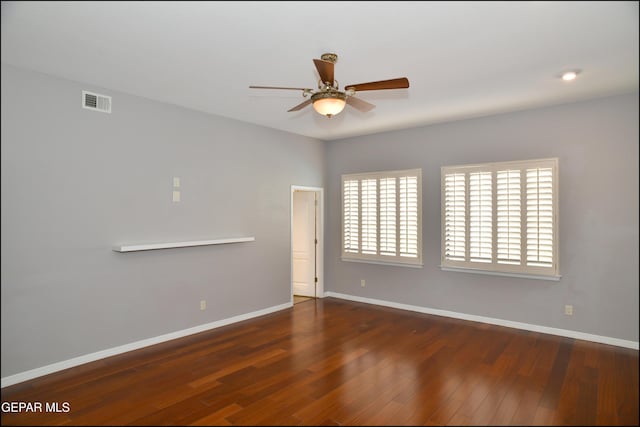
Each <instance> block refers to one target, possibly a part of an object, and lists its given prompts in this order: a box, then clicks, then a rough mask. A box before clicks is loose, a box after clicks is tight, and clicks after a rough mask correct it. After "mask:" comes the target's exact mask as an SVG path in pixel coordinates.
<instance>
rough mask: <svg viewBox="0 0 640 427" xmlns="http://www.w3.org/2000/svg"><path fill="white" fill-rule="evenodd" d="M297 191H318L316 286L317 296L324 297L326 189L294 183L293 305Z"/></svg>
mask: <svg viewBox="0 0 640 427" xmlns="http://www.w3.org/2000/svg"><path fill="white" fill-rule="evenodd" d="M296 191H309V192H314V193H316V196H317V197H316V200H317V201H318V205H317V206H316V230H317V239H318V244H317V245H316V250H315V255H316V259H315V261H316V277H317V278H318V284H317V286H316V297H317V298H324V189H323V188H322V187H307V186H302V185H292V186H291V195H290V206H289V208H290V210H289V212H290V215H289V217H290V221H289V236H290V239H289V264H290V268H289V287H290V290H289V292H290V297H291V305H293V194H294V193H295V192H296Z"/></svg>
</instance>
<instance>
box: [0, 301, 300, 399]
mask: <svg viewBox="0 0 640 427" xmlns="http://www.w3.org/2000/svg"><path fill="white" fill-rule="evenodd" d="M292 306H293V302H288V303H286V304H280V305H276V306H273V307H268V308H265V309H262V310H257V311H253V312H251V313H247V314H241V315H238V316H234V317H230V318H228V319H222V320H218V321H215V322H211V323H205V324H204V325H198V326H194V327H193V328H189V329H183V330H181V331H176V332H171V333H169V334H165V335H160V336H157V337H153V338H148V339H145V340H142V341H136V342H132V343H129V344H125V345H121V346H118V347H113V348H108V349H106V350H101V351H98V352H95V353H91V354H85V355H84V356H79V357H74V358H73V359H69V360H63V361H61V362H56V363H52V364H51V365H47V366H43V367H41V368H36V369H31V370H29V371H25V372H20V373H18V374H15V375H10V376H8V377H4V378H2V380H1V381H2V384H1V387H2V388H4V387H8V386H10V385H14V384H18V383H21V382H23V381H28V380H31V379H33V378H37V377H41V376H43V375H48V374H52V373H54V372H58V371H62V370H64V369H68V368H73V367H74V366H78V365H83V364H85V363H89V362H94V361H96V360H100V359H104V358H106V357H110V356H115V355H117V354H122V353H126V352H128V351H132V350H137V349H140V348H143V347H148V346H150V345H154V344H160V343H162V342H166V341H170V340H174V339H176V338H182V337H186V336H188V335H193V334H197V333H199V332H204V331H208V330H210V329H215V328H219V327H221V326H226V325H230V324H232V323H237V322H241V321H243V320H248V319H252V318H254V317H258V316H264V315H265V314H269V313H274V312H276V311H280V310H284V309H286V308H289V307H292Z"/></svg>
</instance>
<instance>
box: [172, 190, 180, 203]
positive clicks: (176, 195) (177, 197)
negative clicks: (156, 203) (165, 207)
mask: <svg viewBox="0 0 640 427" xmlns="http://www.w3.org/2000/svg"><path fill="white" fill-rule="evenodd" d="M173 201H174V202H179V201H180V192H179V191H174V192H173Z"/></svg>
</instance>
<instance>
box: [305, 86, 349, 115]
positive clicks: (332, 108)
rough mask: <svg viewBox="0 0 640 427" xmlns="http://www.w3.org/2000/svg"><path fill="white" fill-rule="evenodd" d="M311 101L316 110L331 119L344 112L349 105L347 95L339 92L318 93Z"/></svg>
mask: <svg viewBox="0 0 640 427" xmlns="http://www.w3.org/2000/svg"><path fill="white" fill-rule="evenodd" d="M311 101H312V102H313V109H314V110H316V111H317V112H318V113H319V114H322V115H323V116H327V117H329V118H331V117H333V116H335V115H336V114H340V112H341V111H342V110H344V106H345V105H346V103H347V95H346V94H345V93H343V92H338V91H328V92H318V93H316V94H314V95H312V96H311Z"/></svg>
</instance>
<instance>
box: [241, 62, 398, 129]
mask: <svg viewBox="0 0 640 427" xmlns="http://www.w3.org/2000/svg"><path fill="white" fill-rule="evenodd" d="M320 58H321V59H314V60H313V63H314V64H315V65H316V69H317V70H318V74H320V80H318V89H317V90H313V89H309V88H301V87H276V86H249V88H251V89H284V90H301V91H302V96H303V97H305V98H306V97H309V99H307V100H306V101H304V102H302V103H300V104H298V105H296V106H295V107H293V108H291V109H290V110H288V111H289V112H291V111H298V110H301V109H303V108H304V107H306V106H307V105H309V104H313V108H314V109H315V110H316V111H317V112H318V113H320V114H322V115H323V116H326V117H329V118H331V117H333V116H335V115H336V114H338V113H340V112H341V111H342V110H343V109H344V107H345V104H349V105H351V106H352V107H354V108H355V109H357V110H360V111H364V112H367V111H370V110H371V109H372V108H374V107H375V105H373V104H370V103H368V102H367V101H363V100H362V99H359V98H356V97H355V96H354V95H355V94H356V92H361V91H364V90H382V89H404V88H408V87H409V80H408V79H407V78H406V77H401V78H398V79H391V80H380V81H377V82H368V83H359V84H355V85H346V86H345V87H344V90H342V91H341V90H339V86H338V81H337V80H335V79H334V78H333V68H334V65H335V63H336V62H337V61H338V55H336V54H335V53H325V54H323V55H322V56H321V57H320Z"/></svg>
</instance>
